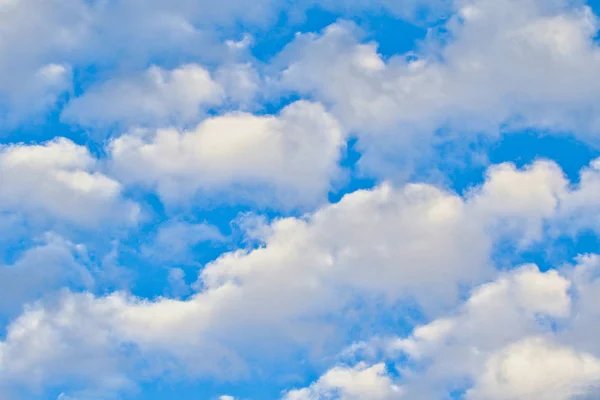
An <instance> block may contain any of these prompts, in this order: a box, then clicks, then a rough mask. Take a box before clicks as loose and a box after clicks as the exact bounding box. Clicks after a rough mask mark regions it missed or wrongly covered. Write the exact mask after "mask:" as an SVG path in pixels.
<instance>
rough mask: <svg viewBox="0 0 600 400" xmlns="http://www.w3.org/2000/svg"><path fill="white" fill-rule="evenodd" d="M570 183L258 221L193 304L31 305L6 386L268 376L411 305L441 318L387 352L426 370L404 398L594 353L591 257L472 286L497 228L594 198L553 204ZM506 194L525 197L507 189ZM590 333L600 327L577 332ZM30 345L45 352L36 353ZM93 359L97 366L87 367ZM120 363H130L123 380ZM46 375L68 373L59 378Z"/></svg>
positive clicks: (536, 179) (211, 270) (519, 174)
mask: <svg viewBox="0 0 600 400" xmlns="http://www.w3.org/2000/svg"><path fill="white" fill-rule="evenodd" d="M584 171H588V170H587V169H585V170H584ZM506 174H508V175H506ZM553 174H555V175H553ZM507 176H510V178H507ZM561 179H564V178H562V173H561V172H560V170H559V169H557V168H555V166H553V165H552V164H551V163H549V162H539V163H536V164H533V165H532V166H529V167H527V168H524V169H522V170H516V169H514V168H513V167H510V166H509V165H503V166H496V167H492V168H491V169H490V172H489V173H488V175H487V181H486V182H485V183H484V184H483V185H482V186H481V187H480V188H478V189H475V190H474V191H473V192H472V193H469V194H467V195H466V197H460V196H458V195H454V194H452V193H448V192H445V191H442V190H440V189H438V188H435V187H433V186H430V185H425V184H411V185H406V186H404V187H401V188H394V187H393V186H391V185H389V184H384V185H381V186H379V187H377V188H375V189H373V190H361V191H357V192H354V193H352V194H349V195H347V196H345V197H344V198H343V199H342V200H341V201H340V202H339V203H337V204H332V205H328V206H324V207H322V208H321V209H319V210H317V211H316V212H314V213H312V214H308V215H306V216H304V217H302V218H292V217H290V218H283V219H278V220H276V221H274V222H272V223H270V224H266V225H264V226H260V227H257V226H256V224H259V225H260V224H261V223H260V222H256V223H255V224H254V225H251V226H250V229H251V231H250V232H249V234H250V235H251V236H252V237H253V238H254V239H255V240H259V241H260V243H259V245H258V247H256V248H251V249H246V250H237V251H232V252H229V253H225V254H223V255H222V256H220V257H219V258H218V259H216V260H215V261H213V262H211V263H209V264H208V265H206V266H205V268H204V269H203V270H202V271H201V273H200V277H199V280H198V282H197V283H196V285H195V287H196V289H197V292H196V293H195V294H193V295H191V296H190V297H189V298H188V299H187V300H175V299H169V298H158V299H155V300H152V301H150V300H145V299H140V298H137V297H134V296H131V295H127V294H124V293H114V294H111V295H108V296H104V297H96V296H93V295H91V294H75V293H67V294H65V295H64V296H63V297H62V298H61V299H60V300H58V301H57V302H53V303H48V302H42V303H38V304H36V305H33V306H31V307H30V308H29V309H28V310H27V311H26V312H25V313H24V314H23V315H22V316H21V317H19V318H18V319H16V320H15V321H13V322H12V323H11V324H10V325H9V327H8V328H7V335H6V339H5V340H4V341H3V342H1V344H2V345H1V346H0V347H1V348H2V354H3V360H5V361H4V362H3V363H0V375H3V376H4V377H5V379H6V381H10V382H12V381H17V382H21V383H22V384H23V385H26V384H28V382H30V381H32V378H31V377H30V375H28V374H26V373H25V371H30V368H31V365H36V366H37V367H36V368H38V370H39V373H38V374H37V375H36V377H35V379H33V381H34V382H36V383H35V384H37V385H40V386H42V387H43V386H44V385H47V384H48V383H49V382H62V380H65V381H67V380H69V379H73V380H75V381H78V382H80V383H82V382H83V383H85V384H87V385H91V386H93V387H95V386H103V385H109V386H110V385H116V387H121V386H122V387H127V386H128V385H129V383H130V382H131V381H132V380H136V379H139V378H140V374H141V375H143V376H146V377H147V376H156V375H155V374H157V373H160V371H166V370H174V369H175V370H178V371H182V373H184V374H186V375H189V376H198V375H207V374H208V375H217V376H230V377H231V376H241V375H244V374H247V373H249V370H248V365H247V364H246V361H247V360H248V359H254V360H255V359H256V357H258V356H259V355H260V360H261V362H262V363H263V364H262V365H263V366H264V367H265V368H268V365H270V364H269V363H270V362H271V363H272V362H275V361H274V360H285V359H286V357H288V356H289V355H291V354H296V353H295V351H296V350H298V349H309V348H315V347H319V346H320V348H321V350H320V351H321V354H323V355H333V354H335V353H336V352H337V351H339V350H340V349H341V346H342V345H343V343H345V342H346V340H347V339H349V336H348V335H349V334H350V332H353V335H354V336H353V337H357V336H356V335H358V337H362V338H365V339H368V337H369V336H368V335H367V334H369V335H370V333H369V332H367V331H364V332H361V327H364V324H365V321H367V320H377V318H378V317H382V316H384V315H385V314H386V313H388V312H391V310H395V311H394V312H400V311H398V308H397V307H395V305H397V304H406V302H409V303H410V304H415V305H418V306H419V307H420V309H422V310H423V311H424V315H425V316H432V317H438V316H439V318H437V319H436V320H434V321H433V322H431V323H430V324H428V325H426V326H423V327H420V328H417V329H416V330H415V331H414V333H413V335H412V336H411V337H408V338H399V339H397V340H391V341H388V344H387V345H386V346H385V349H386V352H387V353H389V354H399V353H402V354H405V355H407V356H408V357H410V358H411V359H412V360H413V361H414V362H415V363H417V364H418V365H421V364H422V365H423V368H424V370H423V373H422V374H421V373H419V374H417V373H412V374H411V373H409V374H408V375H406V376H405V379H403V381H402V382H401V384H399V386H401V387H402V392H403V393H406V395H407V396H408V397H407V398H413V397H414V396H416V395H417V394H418V395H419V396H421V397H419V398H427V397H422V396H424V395H425V394H428V395H431V396H434V398H435V396H437V395H438V394H439V393H442V392H441V391H443V390H446V389H447V388H448V385H455V384H457V383H456V382H463V381H464V379H468V378H472V379H475V378H476V377H477V376H478V375H476V373H479V372H481V371H483V370H484V369H483V368H484V366H486V365H488V366H490V367H489V368H495V367H494V365H496V364H497V363H498V362H499V361H498V362H496V361H493V360H496V358H494V357H495V356H494V355H495V354H501V353H498V352H501V351H503V350H502V349H504V348H505V347H506V346H511V345H512V344H514V343H519V342H520V341H522V340H529V339H530V338H535V337H548V338H549V339H548V340H550V342H548V343H550V344H546V342H544V344H543V346H546V345H547V346H549V348H551V349H554V347H553V346H554V344H551V343H556V346H559V347H560V348H563V347H565V346H566V348H567V349H568V348H570V347H572V348H573V349H574V350H572V351H574V352H576V353H573V354H588V353H589V354H592V355H594V354H598V352H599V351H600V348H598V346H597V344H595V343H594V341H593V340H591V339H590V338H592V337H595V336H594V335H595V334H594V332H595V330H597V329H600V326H598V324H595V323H591V322H590V321H593V320H594V318H596V316H597V315H598V311H597V307H595V306H594V304H596V303H597V300H598V299H597V294H596V293H597V290H596V292H594V288H596V286H597V284H598V283H597V282H598V280H597V273H596V272H594V271H597V267H596V265H597V264H598V263H597V261H595V260H596V259H595V258H582V259H581V260H580V265H578V266H577V267H573V268H567V267H565V268H564V269H561V270H560V273H559V272H557V271H556V270H550V271H547V272H541V271H540V270H539V269H538V268H537V267H536V266H533V265H526V266H523V267H521V268H518V269H516V270H514V271H512V272H505V273H503V274H501V275H500V277H498V278H497V279H495V280H494V281H492V282H490V283H487V284H483V285H480V286H477V285H478V284H481V283H482V282H486V281H488V280H489V279H490V278H491V277H492V276H493V274H494V271H493V269H492V268H491V266H492V261H491V252H492V250H493V248H494V246H495V244H496V243H499V242H502V241H504V240H506V238H505V236H504V235H502V234H501V235H498V234H497V233H496V232H495V231H494V230H493V229H490V228H491V227H494V226H497V225H498V224H501V222H499V221H501V220H502V219H510V220H513V221H519V220H522V221H524V223H525V226H528V225H529V224H530V223H531V222H530V221H528V218H530V217H531V218H534V219H535V218H547V219H548V220H549V221H552V220H553V219H554V220H556V219H557V218H558V219H560V218H562V217H561V211H560V210H561V208H560V207H561V206H560V205H561V204H562V203H561V202H562V201H564V200H563V199H565V198H569V196H573V195H576V194H577V193H578V191H579V190H585V189H584V186H581V187H577V186H574V187H573V186H569V185H567V186H568V187H567V189H565V190H562V189H561V190H557V189H556V188H557V187H559V188H563V185H562V183H561V182H562V181H561ZM521 180H522V181H523V182H524V183H523V184H519V182H520V181H521ZM511 182H513V183H516V186H514V187H512V188H511V187H510V185H509V186H508V187H503V186H502V185H504V184H507V185H508V184H509V183H511ZM556 182H558V183H560V184H559V185H557V184H556ZM581 185H583V181H582V182H581ZM519 187H521V188H522V190H529V191H531V192H532V193H533V194H532V198H534V199H538V201H539V202H540V204H546V206H540V207H538V208H535V207H530V205H529V204H528V203H527V202H526V201H524V202H519V201H515V199H514V198H515V196H516V197H517V198H520V196H523V193H522V191H521V190H516V189H515V188H519ZM557 193H558V194H560V196H559V199H558V200H557V201H555V200H553V199H554V197H552V196H557ZM540 210H542V212H541V213H540ZM501 225H502V224H501ZM516 226H519V224H517V225H516ZM179 228H180V227H177V226H176V231H177V232H179ZM184 228H185V229H183V231H184V232H188V231H189V229H191V230H192V231H195V229H196V227H195V226H188V225H185V226H184ZM202 229H204V228H202ZM536 232H537V231H536ZM201 233H202V234H204V233H205V232H201ZM167 236H169V235H167ZM526 236H527V235H526ZM432 249H435V251H432ZM172 277H173V280H174V282H175V284H176V285H175V286H177V287H180V288H181V287H182V286H181V285H180V284H181V283H184V282H182V278H183V277H182V274H181V271H177V270H174V272H173V274H172ZM474 286H476V288H475V289H474V290H473V291H472V295H471V297H470V298H469V299H468V301H466V303H464V304H463V305H462V306H458V307H459V310H458V311H457V312H456V314H454V315H450V316H444V314H443V313H444V312H445V311H447V310H449V309H452V308H453V307H454V306H456V305H457V301H458V299H459V294H460V293H461V292H460V291H459V289H460V288H461V287H462V288H465V287H474ZM173 289H175V287H174V288H173ZM184 289H186V290H188V287H187V286H186V287H184ZM596 289H597V288H596ZM574 293H575V294H576V295H572V294H574ZM84 316H85V318H84ZM398 317H401V315H398ZM83 320H85V322H82V321H83ZM586 321H587V322H589V324H590V327H593V329H592V328H590V327H588V328H587V330H586V329H582V328H580V327H578V324H582V323H583V324H584V323H586ZM563 324H565V325H564V326H567V327H572V328H568V329H567V328H564V329H563V331H562V332H561V333H560V335H558V334H556V335H554V331H553V328H552V327H553V326H561V327H562V326H563ZM575 327H577V329H575ZM90 332H93V334H91V333H90ZM240 332H244V334H243V335H240ZM577 334H579V335H583V336H577ZM363 335H367V336H363ZM553 335H554V336H553ZM590 335H591V336H590ZM33 338H36V340H37V343H38V344H39V346H43V347H42V348H38V347H31V346H30V345H29V344H28V343H29V341H30V340H33ZM575 338H576V339H575ZM532 340H533V339H532ZM248 344H252V345H251V346H248ZM540 346H541V345H540ZM537 350H540V349H537ZM537 350H536V351H537ZM540 351H541V350H540ZM560 351H562V350H560V349H559V353H560ZM569 351H570V350H569ZM15 354H20V357H21V358H20V360H21V361H20V362H19V363H16V364H14V363H11V362H9V360H11V359H12V358H13V357H14V355H15ZM78 354H79V355H80V354H86V355H87V356H86V357H81V358H80V359H79V358H78V361H77V363H71V362H69V360H70V359H69V360H67V359H65V357H77V355H78ZM95 354H99V355H100V356H99V360H100V361H96V357H95V356H90V355H95ZM561 354H562V353H561ZM560 357H562V356H560ZM586 357H587V356H586ZM584 358H585V357H584ZM118 360H121V361H120V362H123V360H127V363H125V364H122V367H121V368H115V365H116V363H118V362H119V361H118ZM148 360H152V362H151V363H150V364H144V363H147V362H148ZM216 360H219V362H216ZM269 360H271V361H269ZM488 360H492V361H489V362H488ZM531 362H534V361H531ZM32 363H33V364H32ZM377 364H378V363H377V362H376V363H374V364H365V365H363V366H360V367H356V366H355V367H352V368H354V369H356V368H358V370H355V372H357V373H358V372H360V373H361V374H362V373H364V374H365V375H366V376H371V375H370V374H375V375H377V376H379V375H381V371H379V370H378V369H377V368H379V367H377V368H375V369H369V368H371V367H372V366H373V365H377ZM48 365H63V366H64V368H62V369H56V368H54V369H52V370H49V369H48V368H47V366H48ZM136 365H137V366H138V367H137V368H141V367H140V366H142V365H145V367H144V368H142V369H141V370H140V371H143V373H142V372H137V373H136V372H135V370H136V367H135V366H136ZM271 365H272V364H271ZM367 365H371V366H370V367H369V366H367ZM586 368H587V367H586ZM378 371H379V372H378ZM338 372H339V371H338ZM409 372H410V371H409ZM147 374H148V375H147ZM342 375H343V373H342ZM333 376H334V377H335V376H338V375H336V374H333ZM384 378H385V376H383V375H382V376H381V379H384ZM378 379H379V378H378ZM385 379H387V378H385ZM390 379H391V378H390ZM482 379H483V378H482ZM486 379H487V378H486ZM323 382H325V383H323ZM331 382H334V381H330V380H327V379H326V380H324V381H321V383H318V384H316V386H312V387H309V388H305V389H299V390H300V391H301V393H306V395H312V396H316V394H311V393H319V391H324V392H326V393H328V391H336V390H338V391H339V390H342V392H343V390H349V392H347V393H349V394H348V395H347V396H350V397H348V398H354V397H352V396H355V397H356V396H358V395H355V394H352V393H355V392H353V391H354V390H359V389H360V388H362V386H360V385H359V386H358V387H359V389H356V388H352V387H346V386H343V385H342V383H335V382H338V381H335V382H334V383H331ZM386 382H387V381H386ZM482 382H483V381H482ZM586 382H587V381H586ZM492 383H493V382H492ZM492 383H490V384H489V385H491V384H492ZM584 383H585V382H584ZM394 384H396V383H394ZM336 385H337V386H336ZM481 385H484V384H483V383H481ZM481 385H480V386H475V387H476V388H480V389H473V390H475V392H473V393H477V391H476V390H488V389H481V388H486V387H488V386H489V385H488V384H485V385H487V386H485V385H484V386H481ZM565 385H567V386H568V384H567V383H565ZM342 386H343V387H344V388H345V389H344V388H343V387H342ZM575 386H577V387H580V386H581V384H580V383H577V384H576V385H575ZM111 387H112V386H111ZM381 387H384V386H381ZM385 387H388V386H385ZM586 387H587V386H586ZM390 388H391V386H390ZM465 389H468V388H465ZM302 390H305V391H304V392H302ZM365 390H366V389H365ZM390 390H391V389H390ZM515 390H516V389H515ZM290 393H294V392H290ZM386 393H387V392H386ZM390 393H392V392H390ZM393 393H396V392H393ZM415 393H416V394H415ZM486 393H487V392H486ZM394 395H395V394H394ZM309 398H310V397H309ZM357 398H358V397H357Z"/></svg>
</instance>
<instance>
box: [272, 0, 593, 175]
mask: <svg viewBox="0 0 600 400" xmlns="http://www.w3.org/2000/svg"><path fill="white" fill-rule="evenodd" d="M456 7H457V8H458V9H457V12H456V14H455V15H454V16H452V17H451V18H450V19H449V21H448V22H447V23H446V24H445V26H444V29H445V32H446V34H443V35H442V34H440V35H436V34H434V33H435V31H433V32H432V34H431V35H430V38H429V39H427V40H426V41H425V42H424V43H423V44H422V45H421V48H420V50H418V51H416V52H411V53H409V54H402V55H397V56H393V57H391V58H389V59H387V60H385V59H384V58H383V57H382V56H381V55H380V54H378V53H377V44H376V43H373V42H368V43H363V42H361V34H360V33H359V32H358V31H357V29H356V28H355V27H353V26H352V25H351V24H348V23H343V22H342V23H336V24H334V25H331V26H329V27H328V28H326V29H325V30H324V31H323V32H322V33H321V34H314V33H307V34H300V35H297V37H296V39H295V41H294V42H293V43H292V44H290V45H289V46H288V49H287V50H285V51H284V52H283V54H282V55H281V56H280V60H279V63H280V65H283V67H282V73H281V77H280V81H281V85H282V86H283V87H284V88H287V89H289V90H292V91H296V90H297V91H300V92H301V93H303V94H309V95H311V96H314V97H316V98H317V99H319V100H321V101H323V102H324V103H326V104H327V105H329V106H330V107H331V110H332V112H333V114H334V115H335V116H336V117H337V118H338V119H339V120H340V121H341V122H342V123H343V125H344V126H345V127H346V128H347V129H349V130H351V131H355V132H356V135H357V136H358V138H359V145H360V147H361V149H364V151H365V154H364V160H363V166H364V167H365V168H367V169H372V170H373V172H379V173H381V172H384V173H385V172H391V171H393V172H395V173H397V171H395V170H394V169H391V168H392V167H390V165H388V163H391V164H392V165H397V164H398V158H415V157H418V156H419V155H423V154H424V152H426V150H427V146H431V145H435V144H439V143H444V142H446V141H461V140H463V141H464V140H467V141H468V140H470V138H473V135H474V134H479V133H490V134H496V133H497V132H498V131H512V130H519V129H523V128H536V129H543V130H548V131H554V132H559V133H561V132H565V131H568V132H572V133H573V134H575V135H577V137H579V138H581V139H584V140H588V141H590V142H596V141H597V140H596V138H597V135H598V131H599V129H600V125H599V122H598V118H597V115H598V111H599V110H598V104H599V103H598V98H599V96H600V86H599V85H598V84H597V79H595V71H596V70H597V69H598V67H599V65H600V51H599V49H598V46H597V44H596V43H595V42H594V39H593V38H594V36H595V34H596V31H597V21H596V16H595V15H594V14H593V13H592V11H591V10H590V9H589V8H587V7H579V8H574V7H573V6H571V5H568V4H567V2H566V1H551V2H547V1H538V0H528V1H521V2H518V1H511V0H502V1H488V0H473V1H460V2H456ZM440 38H441V39H440ZM394 163H395V164H394ZM386 165H387V167H386ZM388 167H389V168H390V169H386V168H388Z"/></svg>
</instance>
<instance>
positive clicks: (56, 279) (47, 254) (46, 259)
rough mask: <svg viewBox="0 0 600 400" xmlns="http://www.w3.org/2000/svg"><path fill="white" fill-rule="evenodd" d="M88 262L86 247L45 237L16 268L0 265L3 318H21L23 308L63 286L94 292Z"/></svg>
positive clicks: (47, 235) (56, 238)
mask: <svg viewBox="0 0 600 400" xmlns="http://www.w3.org/2000/svg"><path fill="white" fill-rule="evenodd" d="M86 261H87V260H86V254H85V248H84V247H83V246H81V245H75V244H73V243H70V242H68V241H66V240H65V239H63V238H61V237H59V236H57V235H55V234H46V235H45V236H44V237H43V238H41V239H40V241H39V243H37V244H36V246H35V247H33V248H31V249H29V250H27V251H25V252H24V253H23V254H22V255H21V256H20V257H19V258H18V259H17V260H16V261H15V262H14V263H13V264H11V265H0V292H2V299H1V300H0V315H2V316H6V315H14V314H15V313H17V314H18V313H20V312H21V311H22V309H21V308H22V306H23V305H24V304H27V303H31V302H34V301H35V300H37V299H39V298H40V297H42V296H44V295H46V294H49V293H52V292H53V291H55V290H57V289H60V288H62V287H64V286H71V287H74V288H84V289H90V288H92V286H93V284H94V278H93V276H92V274H91V273H90V271H88V269H87V268H86V265H85V263H86Z"/></svg>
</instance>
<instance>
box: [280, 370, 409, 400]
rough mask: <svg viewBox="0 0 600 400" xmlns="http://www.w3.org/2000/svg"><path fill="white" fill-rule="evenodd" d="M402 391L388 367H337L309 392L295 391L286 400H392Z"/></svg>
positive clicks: (306, 390)
mask: <svg viewBox="0 0 600 400" xmlns="http://www.w3.org/2000/svg"><path fill="white" fill-rule="evenodd" d="M400 393H401V391H400V388H399V387H398V386H395V385H394V384H393V383H392V379H391V378H390V377H389V376H388V375H387V373H386V368H385V365H384V364H377V365H373V366H370V367H369V366H367V365H365V364H359V365H356V366H355V367H352V368H349V367H335V368H332V369H331V370H329V371H327V373H325V374H324V375H323V376H322V377H320V378H319V380H318V381H317V382H315V383H313V384H312V385H311V386H310V387H308V388H305V389H296V390H291V391H289V392H288V393H286V395H285V396H284V397H283V398H284V399H285V400H320V399H339V400H360V399H372V400H391V399H397V398H399V396H400Z"/></svg>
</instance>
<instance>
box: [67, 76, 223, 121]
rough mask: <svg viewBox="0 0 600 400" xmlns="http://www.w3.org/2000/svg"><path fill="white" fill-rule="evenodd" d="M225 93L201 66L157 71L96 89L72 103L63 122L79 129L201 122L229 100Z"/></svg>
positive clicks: (110, 81) (102, 85) (116, 79)
mask: <svg viewBox="0 0 600 400" xmlns="http://www.w3.org/2000/svg"><path fill="white" fill-rule="evenodd" d="M224 96H225V93H224V91H223V88H222V87H221V86H220V85H219V84H218V83H217V82H215V81H214V80H213V79H212V77H211V75H210V73H209V72H208V71H207V70H206V69H204V68H202V67H201V66H199V65H195V64H187V65H183V66H181V67H179V68H176V69H173V70H165V69H163V68H160V67H157V66H153V67H150V68H149V69H148V70H147V71H145V72H144V73H142V74H140V75H134V76H132V77H126V78H120V79H119V78H115V79H113V80H109V81H108V82H106V83H101V84H99V85H97V86H92V87H91V88H90V89H89V90H87V91H85V92H84V93H83V95H82V96H81V97H78V98H75V99H73V100H71V101H70V102H69V104H68V105H67V107H66V108H65V109H64V111H63V114H62V118H63V119H65V120H67V121H69V122H75V123H77V124H79V125H85V126H97V125H100V126H102V125H108V124H112V123H121V124H123V125H125V126H128V125H142V126H154V125H156V124H162V125H168V124H174V123H188V122H192V121H195V120H197V119H198V118H199V117H200V116H201V115H202V113H203V111H204V109H205V108H210V107H211V106H216V105H219V104H221V103H222V102H223V101H224Z"/></svg>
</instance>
